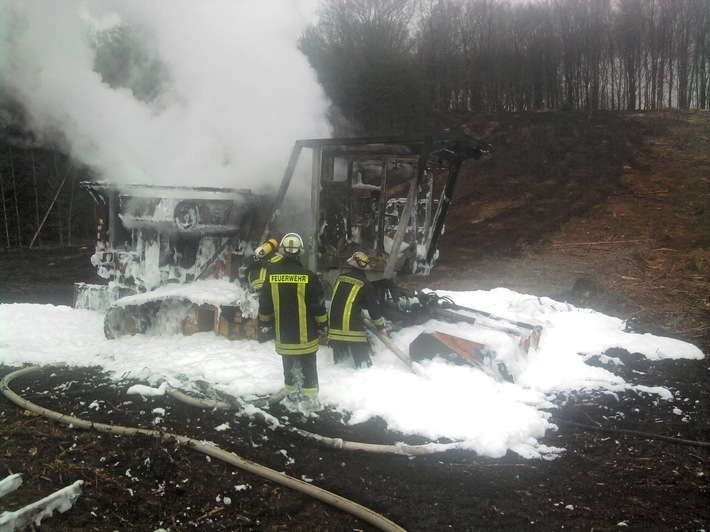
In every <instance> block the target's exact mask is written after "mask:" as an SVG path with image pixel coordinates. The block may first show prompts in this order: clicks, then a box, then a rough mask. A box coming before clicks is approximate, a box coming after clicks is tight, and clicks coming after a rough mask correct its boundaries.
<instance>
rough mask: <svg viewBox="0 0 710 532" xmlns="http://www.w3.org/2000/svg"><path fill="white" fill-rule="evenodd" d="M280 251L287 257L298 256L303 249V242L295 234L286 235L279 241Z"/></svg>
mask: <svg viewBox="0 0 710 532" xmlns="http://www.w3.org/2000/svg"><path fill="white" fill-rule="evenodd" d="M281 249H283V251H284V253H286V254H288V255H299V254H300V253H301V250H302V249H303V240H301V237H300V236H298V235H297V234H296V233H288V234H287V235H286V236H284V237H283V238H282V239H281Z"/></svg>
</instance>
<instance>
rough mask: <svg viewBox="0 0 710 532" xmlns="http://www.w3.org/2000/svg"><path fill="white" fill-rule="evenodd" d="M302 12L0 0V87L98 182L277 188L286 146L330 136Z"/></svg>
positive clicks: (222, 1)
mask: <svg viewBox="0 0 710 532" xmlns="http://www.w3.org/2000/svg"><path fill="white" fill-rule="evenodd" d="M303 5H305V4H304V3H303V2H293V1H292V0H278V1H272V2H257V1H247V2H231V1H228V0H212V1H210V2H203V3H200V4H199V5H197V4H195V3H194V2H189V1H183V0H177V1H171V2H144V1H140V0H134V1H131V0H121V1H102V2H82V1H78V0H66V1H62V2H55V1H52V0H22V1H19V0H0V13H1V16H0V20H2V21H3V22H5V27H4V28H3V29H2V31H0V39H1V40H2V48H3V51H4V52H5V55H4V57H3V58H2V59H0V69H1V70H2V76H0V83H1V84H2V87H1V89H2V90H3V91H5V93H6V95H7V96H9V100H10V101H17V102H19V103H20V104H21V105H22V107H23V109H24V112H23V113H20V112H18V113H15V115H14V116H15V120H18V121H20V120H21V119H19V118H18V117H19V116H21V115H24V119H22V120H21V121H22V122H23V123H22V126H23V127H24V128H29V129H30V130H31V131H32V133H33V136H34V138H36V139H38V141H39V143H42V144H45V145H49V146H52V145H54V146H57V145H58V146H60V147H61V149H63V150H66V151H67V152H68V153H70V154H71V155H72V156H73V157H74V158H75V159H76V160H78V161H80V162H81V163H84V164H86V165H88V166H89V167H91V168H92V169H93V171H94V173H95V176H94V178H95V179H97V180H105V181H109V182H112V183H117V184H123V183H140V184H163V185H192V186H196V185H199V186H219V187H234V188H253V189H255V190H258V189H261V188H263V187H265V186H274V185H275V184H277V183H278V181H279V179H280V178H281V174H282V172H283V168H284V167H285V164H286V161H285V159H286V158H287V157H288V152H289V149H290V147H291V145H292V143H293V139H295V138H304V137H322V136H328V135H329V133H330V130H329V128H328V126H327V125H326V122H325V119H324V115H325V108H326V105H327V103H326V101H325V98H324V96H323V93H322V90H321V88H320V87H319V86H318V84H317V82H316V80H315V76H314V74H313V72H312V70H311V69H310V67H309V65H308V62H307V60H306V58H305V56H303V55H302V54H301V53H300V52H299V51H298V49H297V47H296V42H297V39H298V36H299V35H300V33H301V31H302V29H303V28H304V26H305V24H306V23H307V22H308V21H309V20H308V17H309V15H310V13H309V12H308V11H307V10H306V9H305V8H303ZM282 159H283V160H282Z"/></svg>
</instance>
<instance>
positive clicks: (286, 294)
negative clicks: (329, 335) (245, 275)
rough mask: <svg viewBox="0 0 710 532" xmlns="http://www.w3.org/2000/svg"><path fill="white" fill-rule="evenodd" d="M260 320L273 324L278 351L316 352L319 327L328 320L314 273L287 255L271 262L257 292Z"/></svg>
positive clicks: (299, 353)
mask: <svg viewBox="0 0 710 532" xmlns="http://www.w3.org/2000/svg"><path fill="white" fill-rule="evenodd" d="M259 324H260V326H271V325H273V326H274V333H275V338H276V352H277V353H278V354H280V355H307V354H310V353H315V352H316V351H317V350H318V337H319V331H320V330H325V328H326V327H327V324H328V315H327V312H326V309H325V299H324V295H323V287H322V286H321V283H320V281H319V280H318V277H317V276H316V274H315V273H313V272H312V271H310V270H309V269H307V268H304V267H303V266H301V264H300V263H299V262H298V259H296V258H292V257H289V256H285V257H284V258H283V259H282V260H280V261H278V262H275V263H273V264H270V265H269V267H268V269H267V273H266V278H265V279H264V284H263V286H262V289H261V292H260V294H259Z"/></svg>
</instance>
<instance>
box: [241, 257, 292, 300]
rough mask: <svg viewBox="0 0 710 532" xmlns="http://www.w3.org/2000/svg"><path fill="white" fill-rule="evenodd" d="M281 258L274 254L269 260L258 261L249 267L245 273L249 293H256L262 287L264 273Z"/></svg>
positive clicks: (264, 278) (264, 277)
mask: <svg viewBox="0 0 710 532" xmlns="http://www.w3.org/2000/svg"><path fill="white" fill-rule="evenodd" d="M282 258H283V257H282V256H281V255H278V254H274V255H272V256H271V257H269V258H265V259H262V260H260V261H259V262H257V263H255V264H252V265H251V266H249V268H248V269H247V272H246V280H247V285H248V286H249V291H250V292H254V293H256V292H258V291H259V290H261V288H262V287H263V286H264V281H265V280H266V271H267V269H268V267H269V266H270V265H271V264H276V263H277V262H279V261H280V260H281V259H282Z"/></svg>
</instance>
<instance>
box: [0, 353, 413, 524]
mask: <svg viewBox="0 0 710 532" xmlns="http://www.w3.org/2000/svg"><path fill="white" fill-rule="evenodd" d="M41 369H42V368H40V367H38V366H32V367H28V368H23V369H19V370H16V371H13V372H12V373H10V374H8V375H6V376H5V377H4V378H3V379H2V381H0V392H2V393H3V395H4V396H5V397H7V398H8V399H9V400H10V401H12V402H13V403H15V404H16V405H18V406H19V407H21V408H24V409H26V410H29V411H31V412H34V413H36V414H39V415H40V416H43V417H46V418H48V419H51V420H53V421H56V422H58V423H62V424H64V425H71V426H72V427H74V428H80V429H86V430H96V431H99V432H106V433H109V434H116V435H120V436H135V435H137V434H142V435H145V436H151V437H154V438H158V439H160V440H163V441H170V440H174V441H176V442H177V443H178V444H180V445H183V446H185V447H187V448H189V449H194V450H196V451H199V452H201V453H203V454H206V455H208V456H211V457H212V458H216V459H218V460H222V461H223V462H226V463H228V464H231V465H233V466H235V467H238V468H240V469H243V470H244V471H247V472H249V473H252V474H254V475H257V476H260V477H262V478H265V479H267V480H270V481H272V482H276V483H277V484H281V485H282V486H286V487H287V488H291V489H294V490H296V491H299V492H301V493H303V494H305V495H308V496H310V497H313V498H314V499H317V500H319V501H321V502H324V503H326V504H329V505H331V506H333V507H335V508H338V509H339V510H342V511H344V512H346V513H349V514H350V515H353V516H354V517H357V518H358V519H362V520H363V521H365V522H367V523H369V524H371V525H372V526H374V527H376V528H378V529H380V530H384V531H398V532H401V531H403V530H404V529H403V528H402V527H400V526H399V525H397V524H396V523H394V522H392V521H390V520H389V519H387V518H386V517H384V516H383V515H380V514H378V513H376V512H374V511H373V510H370V509H369V508H366V507H364V506H362V505H360V504H358V503H356V502H353V501H351V500H349V499H346V498H344V497H341V496H339V495H336V494H335V493H332V492H329V491H327V490H324V489H322V488H319V487H317V486H313V485H312V484H309V483H307V482H304V481H302V480H298V479H295V478H293V477H289V476H287V475H284V474H282V473H279V472H278V471H275V470H273V469H270V468H268V467H266V466H263V465H260V464H257V463H256V462H252V461H251V460H247V459H245V458H241V457H240V456H238V455H236V454H234V453H230V452H227V451H224V450H223V449H220V448H219V447H217V446H215V445H208V444H205V443H203V442H201V441H198V440H195V439H193V438H189V437H187V436H181V435H179V434H172V433H169V432H162V431H158V430H151V429H141V428H138V427H125V426H121V425H107V424H104V423H95V422H92V421H88V420H85V419H81V418H77V417H73V416H70V415H67V414H62V413H60V412H56V411H54V410H49V409H47V408H42V407H41V406H38V405H36V404H34V403H31V402H30V401H27V400H26V399H23V398H22V397H20V396H19V395H17V394H16V393H15V392H13V391H12V390H11V389H10V387H9V385H10V382H12V381H13V380H14V379H15V378H17V377H20V376H23V375H26V374H28V373H33V372H36V371H39V370H41Z"/></svg>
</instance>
